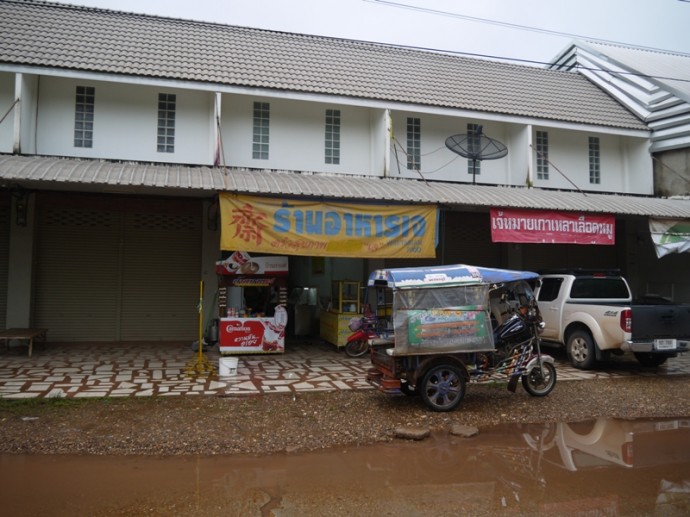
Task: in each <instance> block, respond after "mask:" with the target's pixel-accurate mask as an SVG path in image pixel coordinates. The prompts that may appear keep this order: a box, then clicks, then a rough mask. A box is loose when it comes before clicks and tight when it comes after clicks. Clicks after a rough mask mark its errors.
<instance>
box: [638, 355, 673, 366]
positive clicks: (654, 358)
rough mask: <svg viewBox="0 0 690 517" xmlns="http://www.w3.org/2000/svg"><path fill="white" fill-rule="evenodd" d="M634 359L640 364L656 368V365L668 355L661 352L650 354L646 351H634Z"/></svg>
mask: <svg viewBox="0 0 690 517" xmlns="http://www.w3.org/2000/svg"><path fill="white" fill-rule="evenodd" d="M635 359H637V362H638V363H640V364H641V365H642V366H646V367H648V368H656V367H657V366H661V365H662V364H664V363H665V362H666V359H668V356H666V355H661V354H650V353H647V352H635Z"/></svg>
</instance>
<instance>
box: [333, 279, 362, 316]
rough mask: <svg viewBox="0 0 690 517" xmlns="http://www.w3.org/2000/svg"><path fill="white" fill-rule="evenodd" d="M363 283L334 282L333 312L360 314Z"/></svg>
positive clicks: (351, 281) (349, 281)
mask: <svg viewBox="0 0 690 517" xmlns="http://www.w3.org/2000/svg"><path fill="white" fill-rule="evenodd" d="M361 288H362V282H356V281H354V280H334V281H333V284H332V288H331V306H332V310H333V312H339V313H352V314H359V312H360V290H361Z"/></svg>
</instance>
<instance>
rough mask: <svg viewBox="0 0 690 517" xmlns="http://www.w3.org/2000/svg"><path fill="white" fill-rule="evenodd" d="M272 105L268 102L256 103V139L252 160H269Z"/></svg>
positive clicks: (254, 140)
mask: <svg viewBox="0 0 690 517" xmlns="http://www.w3.org/2000/svg"><path fill="white" fill-rule="evenodd" d="M269 109H270V105H269V103H268V102H255V103H254V137H253V138H254V139H253V146H252V158H254V159H255V160H268V122H269V115H270V112H269Z"/></svg>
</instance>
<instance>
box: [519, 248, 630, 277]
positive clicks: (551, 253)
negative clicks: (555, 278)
mask: <svg viewBox="0 0 690 517" xmlns="http://www.w3.org/2000/svg"><path fill="white" fill-rule="evenodd" d="M521 246H522V257H523V265H524V268H525V269H526V270H528V271H540V270H542V269H553V268H585V269H592V268H615V267H618V266H617V254H616V246H596V245H581V244H522V245H521Z"/></svg>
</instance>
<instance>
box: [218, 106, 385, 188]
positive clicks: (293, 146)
mask: <svg viewBox="0 0 690 517" xmlns="http://www.w3.org/2000/svg"><path fill="white" fill-rule="evenodd" d="M254 102H268V103H269V104H270V115H269V121H270V122H269V142H270V143H269V159H268V160H255V159H253V158H252V131H253V127H252V124H253V123H252V116H253V109H254ZM222 106H223V108H222V116H221V118H222V122H223V125H222V136H223V147H224V151H225V163H226V165H228V166H233V167H249V168H259V169H287V170H304V171H311V172H329V173H338V172H341V173H349V174H365V175H367V174H381V171H380V170H379V171H372V170H371V163H372V159H371V155H372V145H371V133H372V130H371V115H370V110H369V109H368V108H359V107H352V106H341V105H337V104H323V103H312V102H303V101H288V100H282V99H269V98H261V97H254V96H244V95H229V94H227V95H223V102H222ZM327 109H339V110H340V121H341V122H340V123H341V129H340V164H339V165H333V164H326V163H325V160H324V147H325V116H326V110H327Z"/></svg>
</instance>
